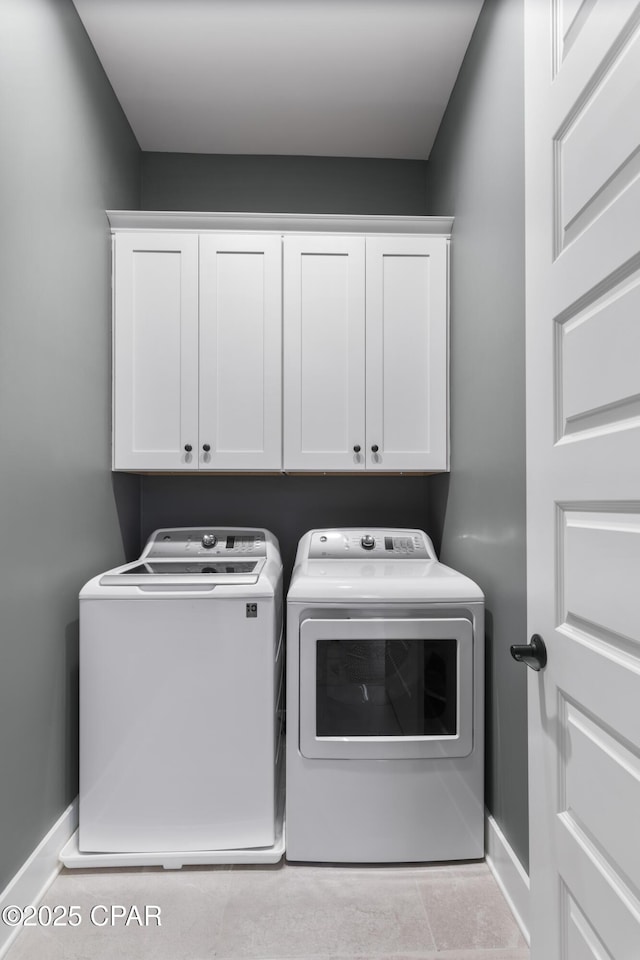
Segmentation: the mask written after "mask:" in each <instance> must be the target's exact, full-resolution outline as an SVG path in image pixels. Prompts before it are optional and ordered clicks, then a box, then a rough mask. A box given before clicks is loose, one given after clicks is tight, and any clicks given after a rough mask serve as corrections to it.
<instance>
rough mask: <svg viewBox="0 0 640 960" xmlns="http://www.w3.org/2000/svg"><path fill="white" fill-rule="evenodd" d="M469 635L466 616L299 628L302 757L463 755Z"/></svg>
mask: <svg viewBox="0 0 640 960" xmlns="http://www.w3.org/2000/svg"><path fill="white" fill-rule="evenodd" d="M472 718H473V629H472V625H471V622H470V621H469V620H467V619H465V618H462V617H461V618H454V617H446V618H445V617H443V618H438V619H436V618H433V619H431V618H424V619H398V620H391V619H389V620H387V619H361V620H359V619H349V620H346V619H343V620H339V619H337V620H329V619H327V620H316V619H309V620H305V621H303V622H302V624H301V627H300V750H301V753H302V754H303V756H305V757H311V758H314V757H328V758H329V757H330V758H336V759H339V758H362V759H365V758H368V757H370V758H371V759H388V760H391V759H400V758H407V757H418V758H420V757H431V758H437V757H463V756H467V755H468V754H469V753H470V752H471V750H472V747H473V719H472Z"/></svg>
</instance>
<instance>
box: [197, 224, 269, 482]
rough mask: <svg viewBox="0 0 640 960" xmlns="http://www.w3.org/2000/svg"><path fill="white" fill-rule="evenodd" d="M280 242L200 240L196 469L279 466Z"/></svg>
mask: <svg viewBox="0 0 640 960" xmlns="http://www.w3.org/2000/svg"><path fill="white" fill-rule="evenodd" d="M281 283H282V240H281V238H280V237H279V236H273V235H270V234H262V235H260V236H256V235H251V234H249V235H242V234H236V235H228V234H226V235H225V234H222V235H216V234H206V235H204V234H203V235H202V236H201V237H200V436H199V441H198V443H199V451H198V461H199V464H200V469H201V470H280V469H281V466H282V407H281V396H282V384H281V371H282V332H281V331H282V294H281Z"/></svg>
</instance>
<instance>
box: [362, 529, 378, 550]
mask: <svg viewBox="0 0 640 960" xmlns="http://www.w3.org/2000/svg"><path fill="white" fill-rule="evenodd" d="M375 545H376V541H375V539H374V538H373V537H372V536H371V534H370V533H366V534H365V535H364V537H363V538H362V539H361V541H360V546H361V547H362V549H363V550H373V548H374V547H375Z"/></svg>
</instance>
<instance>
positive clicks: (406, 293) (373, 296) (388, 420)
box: [366, 237, 449, 471]
mask: <svg viewBox="0 0 640 960" xmlns="http://www.w3.org/2000/svg"><path fill="white" fill-rule="evenodd" d="M447 287H448V244H447V241H446V240H445V239H434V238H425V237H372V238H367V440H366V443H367V449H366V463H367V469H368V470H425V471H426V470H447V469H448V467H449V464H448V296H447ZM376 447H377V450H375V449H374V448H376Z"/></svg>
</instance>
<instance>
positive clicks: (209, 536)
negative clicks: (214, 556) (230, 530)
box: [202, 533, 218, 550]
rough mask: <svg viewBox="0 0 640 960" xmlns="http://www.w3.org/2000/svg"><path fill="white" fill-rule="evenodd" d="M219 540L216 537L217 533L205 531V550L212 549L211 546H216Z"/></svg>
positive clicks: (203, 542) (203, 541)
mask: <svg viewBox="0 0 640 960" xmlns="http://www.w3.org/2000/svg"><path fill="white" fill-rule="evenodd" d="M217 542H218V538H217V537H216V535H215V533H205V535H204V536H203V538H202V546H203V547H204V548H205V550H211V547H215V545H216V543H217Z"/></svg>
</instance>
